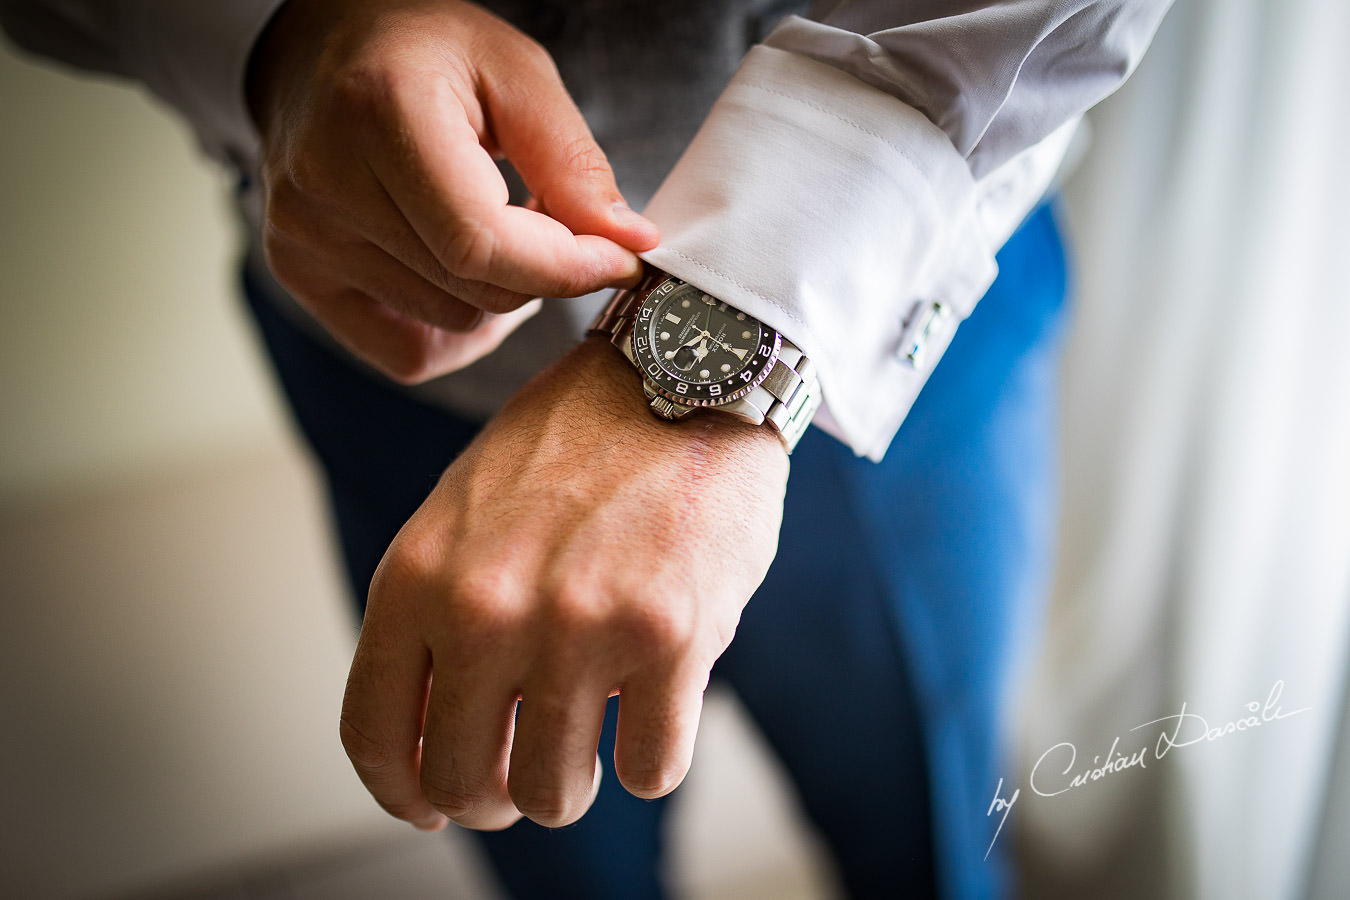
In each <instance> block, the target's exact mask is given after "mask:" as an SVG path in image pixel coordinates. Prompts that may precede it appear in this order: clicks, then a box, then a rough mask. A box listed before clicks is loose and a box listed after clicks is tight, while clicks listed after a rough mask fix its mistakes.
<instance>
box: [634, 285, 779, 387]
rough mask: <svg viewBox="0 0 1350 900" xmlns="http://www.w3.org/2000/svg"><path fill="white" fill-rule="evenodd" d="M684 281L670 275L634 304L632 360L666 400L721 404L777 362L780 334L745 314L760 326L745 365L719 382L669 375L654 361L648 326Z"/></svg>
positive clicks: (756, 381) (754, 382)
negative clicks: (658, 307)
mask: <svg viewBox="0 0 1350 900" xmlns="http://www.w3.org/2000/svg"><path fill="white" fill-rule="evenodd" d="M687 284H688V283H687V282H684V281H681V280H680V279H678V278H675V277H674V276H670V277H667V278H664V279H662V280H661V281H659V282H657V283H656V284H655V285H654V286H653V287H652V289H651V290H650V291H648V292H647V295H646V296H645V297H643V298H642V303H640V304H639V305H638V308H637V312H636V314H635V315H634V317H633V336H632V342H633V344H632V346H633V359H634V361H635V362H636V363H637V367H638V369H639V370H640V371H641V372H642V374H643V376H644V377H645V378H646V379H647V381H648V382H649V383H650V384H651V385H652V386H653V387H654V388H655V389H656V392H657V393H658V394H659V395H661V396H662V397H665V398H666V399H667V400H671V401H673V402H675V403H679V404H683V405H684V406H705V407H712V406H725V405H726V404H728V403H732V402H734V401H736V400H739V399H740V398H742V397H744V396H745V395H747V394H749V393H750V392H751V391H753V390H754V389H755V388H756V387H758V386H759V385H760V384H761V383H762V382H763V381H764V379H765V378H768V377H769V372H770V371H771V370H772V369H773V366H774V363H776V362H778V354H779V352H780V351H781V350H782V347H783V336H782V335H780V334H779V333H778V332H777V331H775V330H774V329H772V328H770V327H769V326H767V325H765V324H764V323H763V322H760V321H759V320H758V319H754V318H753V317H749V316H747V318H749V319H750V320H751V321H753V322H754V323H755V324H756V325H758V326H759V328H760V339H759V344H760V346H759V347H758V348H757V349H756V352H755V355H754V357H753V358H752V360H751V361H750V362H748V363H747V364H746V366H745V368H743V369H741V370H739V371H737V372H733V373H732V374H731V375H728V376H727V377H726V378H723V379H721V380H719V381H709V382H693V381H685V380H684V379H682V378H679V377H678V376H676V375H673V374H672V373H670V372H669V371H667V370H666V368H665V367H664V366H662V365H661V363H660V362H658V361H657V359H656V355H655V353H654V352H653V349H652V341H651V338H650V336H649V329H650V326H651V322H652V316H653V315H654V314H655V312H656V307H657V306H659V305H660V304H661V302H662V301H663V300H665V299H666V298H667V297H668V296H670V295H671V294H673V293H674V292H675V291H677V290H679V289H680V288H682V287H685V286H686V285H687ZM689 287H692V288H694V289H695V290H698V288H697V287H695V286H694V285H689ZM700 293H701V292H700ZM766 350H767V351H768V353H767V354H766V353H765V352H764V351H766ZM747 373H748V374H749V377H748V378H747V377H746V374H747Z"/></svg>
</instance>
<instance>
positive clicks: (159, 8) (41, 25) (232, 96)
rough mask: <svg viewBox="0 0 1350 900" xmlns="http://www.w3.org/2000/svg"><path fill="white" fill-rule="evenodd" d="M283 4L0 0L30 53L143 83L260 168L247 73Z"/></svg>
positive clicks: (207, 139) (260, 0)
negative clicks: (265, 30) (247, 97)
mask: <svg viewBox="0 0 1350 900" xmlns="http://www.w3.org/2000/svg"><path fill="white" fill-rule="evenodd" d="M281 2H282V0H233V2H230V3H213V2H185V0H0V24H3V25H4V28H5V31H6V32H7V33H8V34H9V36H10V37H11V38H12V39H13V40H14V42H15V43H16V44H18V45H20V46H22V47H24V48H25V49H28V50H31V51H33V52H35V53H40V54H43V55H44V56H49V57H52V58H54V59H59V60H62V61H64V62H67V63H69V64H71V65H73V66H77V67H79V68H82V69H90V70H94V71H99V72H107V73H110V74H114V75H121V76H124V77H128V78H134V79H136V80H138V81H141V82H143V83H144V84H145V85H146V86H147V87H149V88H150V90H151V91H153V92H154V93H155V94H156V95H157V96H159V97H160V98H161V99H163V100H165V101H166V102H168V103H169V104H170V105H171V106H173V107H174V108H175V109H177V110H178V111H179V112H180V113H182V114H183V115H184V116H185V117H187V119H188V121H189V122H190V123H191V125H192V127H193V130H194V131H195V132H196V134H197V137H198V140H199V141H200V142H201V144H202V147H203V149H204V150H205V151H206V153H207V154H208V155H210V156H211V157H213V158H215V159H217V160H220V161H222V162H225V163H228V164H231V165H233V166H234V167H236V168H237V169H239V170H240V171H251V170H252V169H253V167H254V165H255V163H256V160H257V155H258V135H257V132H256V130H255V129H254V127H253V122H252V119H251V118H250V117H249V113H248V108H247V104H246V102H245V98H244V77H245V72H246V69H247V66H248V59H249V54H250V52H251V51H252V48H253V45H254V43H255V42H256V41H257V39H258V36H259V35H260V34H261V33H262V30H263V28H264V27H265V26H266V24H267V22H268V20H269V19H270V18H271V17H272V14H273V13H274V12H275V11H276V9H277V7H279V6H280V5H281Z"/></svg>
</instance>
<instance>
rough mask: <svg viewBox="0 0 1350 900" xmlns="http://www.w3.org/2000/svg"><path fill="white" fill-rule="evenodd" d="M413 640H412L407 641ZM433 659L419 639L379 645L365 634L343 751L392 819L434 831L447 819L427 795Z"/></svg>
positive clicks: (345, 706) (349, 696) (350, 687)
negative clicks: (426, 727)
mask: <svg viewBox="0 0 1350 900" xmlns="http://www.w3.org/2000/svg"><path fill="white" fill-rule="evenodd" d="M407 637H411V636H407ZM430 671H431V667H430V658H429V656H428V654H427V652H426V649H425V648H424V647H422V645H421V644H420V642H418V641H416V639H411V640H406V639H405V640H404V641H393V642H388V643H384V644H376V643H375V642H374V641H373V640H367V637H366V634H365V633H363V634H362V640H361V643H360V644H359V645H358V646H357V650H356V656H355V658H354V659H353V660H352V669H351V674H350V675H349V676H348V679H347V693H346V696H345V697H344V698H343V702H342V722H341V727H340V732H341V736H342V746H343V747H344V748H345V749H346V751H347V756H348V757H349V758H350V759H351V761H352V766H353V767H354V768H355V769H356V774H357V775H358V776H359V777H360V779H361V782H362V784H364V785H365V786H366V789H367V790H368V791H370V794H371V796H373V797H374V798H375V800H376V802H378V803H379V804H380V806H382V807H384V809H385V810H386V811H388V812H389V814H390V815H392V816H395V817H397V818H399V819H404V820H405V821H408V822H411V823H412V824H414V825H416V826H417V827H418V828H421V829H423V830H427V831H434V830H437V829H439V828H443V827H444V826H445V823H446V817H445V816H444V815H442V814H441V813H440V812H439V811H437V810H436V808H435V807H433V806H432V805H431V804H430V803H429V802H428V801H427V799H426V798H425V797H424V796H423V795H422V790H421V787H420V785H419V782H418V771H419V769H420V767H421V747H420V739H421V736H422V716H423V711H424V709H425V706H426V698H427V682H428V678H429V675H430Z"/></svg>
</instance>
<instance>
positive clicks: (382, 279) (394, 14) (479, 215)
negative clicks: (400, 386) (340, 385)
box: [249, 0, 658, 383]
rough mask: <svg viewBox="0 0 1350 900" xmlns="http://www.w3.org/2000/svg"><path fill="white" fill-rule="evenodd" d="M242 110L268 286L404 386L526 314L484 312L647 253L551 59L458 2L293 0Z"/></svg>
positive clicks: (615, 276)
mask: <svg viewBox="0 0 1350 900" xmlns="http://www.w3.org/2000/svg"><path fill="white" fill-rule="evenodd" d="M249 98H250V103H251V106H252V108H253V111H254V116H255V119H256V120H257V123H258V127H259V131H260V133H261V135H262V139H263V156H264V159H263V165H262V183H263V189H264V196H265V202H266V216H265V221H264V235H263V237H264V248H265V250H266V253H267V259H268V263H269V265H270V266H271V268H272V270H273V273H274V274H275V275H276V277H277V279H278V280H279V281H280V282H281V283H282V284H283V285H284V286H285V287H286V288H287V289H288V290H290V292H291V293H292V294H293V295H294V296H295V297H296V299H298V300H299V301H300V302H301V303H302V304H303V305H304V306H305V307H306V308H307V309H308V310H309V312H310V313H311V314H312V315H313V316H314V317H315V318H317V319H318V320H319V321H320V322H322V323H323V324H324V326H325V327H327V328H328V330H329V331H331V332H332V333H333V334H334V336H335V337H337V338H338V340H340V341H341V342H343V343H344V344H345V345H347V347H348V348H350V349H351V350H352V351H353V352H355V353H356V354H357V355H358V356H360V357H362V358H364V359H365V360H366V361H367V362H369V363H371V364H372V365H374V366H375V367H376V368H378V369H380V370H381V371H383V372H385V373H386V374H387V375H389V376H390V377H392V378H394V379H396V380H398V381H402V382H407V383H413V382H418V381H424V380H426V379H428V378H431V377H434V376H436V375H440V374H443V373H445V372H447V371H452V370H453V369H456V368H459V367H461V366H463V365H466V364H467V363H468V362H472V361H473V359H476V358H477V357H479V356H481V355H483V354H484V353H486V352H488V351H490V350H492V349H493V348H494V347H496V345H497V343H498V342H499V341H500V340H501V339H502V337H504V336H505V334H506V333H507V332H508V331H509V330H510V329H511V328H512V327H514V326H515V324H517V323H518V321H519V319H520V318H521V317H520V316H515V317H511V318H503V319H498V320H492V319H491V314H498V313H506V312H508V311H510V310H514V309H516V308H518V307H520V306H521V305H522V304H525V303H526V302H528V301H529V300H531V299H532V298H534V297H541V296H542V297H574V296H579V295H581V294H585V293H589V292H590V291H594V290H598V289H600V288H603V287H605V286H618V285H630V284H632V283H634V282H635V281H636V280H637V278H638V277H639V273H640V264H639V262H638V259H637V257H636V256H634V254H633V252H632V251H641V250H647V249H650V248H651V247H653V246H655V245H656V243H657V240H658V235H657V232H656V227H655V226H654V225H652V224H651V223H650V222H648V221H647V220H645V219H643V218H642V217H641V216H639V215H637V214H636V213H634V212H632V211H630V210H628V209H627V208H626V207H625V206H623V205H622V204H623V198H622V197H621V196H620V194H619V191H618V188H617V187H616V186H615V183H614V176H613V174H612V173H611V171H610V168H609V163H608V162H607V161H606V159H605V156H604V153H603V152H602V151H601V150H600V148H599V147H598V146H597V145H596V143H595V141H594V139H593V138H592V136H591V133H590V130H589V129H588V128H587V126H586V123H585V121H584V120H583V119H582V117H581V114H580V112H578V110H577V108H576V105H575V104H574V103H573V102H572V99H571V98H570V97H569V96H568V94H567V91H566V90H565V89H564V87H563V84H562V82H561V80H560V79H559V77H558V73H557V70H556V68H555V67H554V65H553V61H552V60H551V59H550V58H549V56H548V54H547V52H545V51H544V49H543V48H542V47H540V46H539V45H538V44H537V43H535V42H534V41H532V40H530V39H529V38H528V37H526V36H525V35H523V34H521V33H520V32H519V31H516V30H515V29H514V28H512V27H511V26H510V25H508V24H506V23H505V22H503V21H501V20H500V19H498V18H496V17H494V16H492V15H491V14H489V13H487V12H485V11H484V10H482V9H480V8H478V7H477V6H474V5H473V4H471V3H462V2H454V0H287V2H286V3H285V4H284V5H283V6H282V7H281V9H280V11H279V12H278V13H277V15H276V17H275V18H274V20H273V21H272V22H271V23H270V24H269V26H268V28H267V30H266V32H265V33H264V35H263V38H262V39H261V40H260V41H259V46H258V47H257V48H256V49H255V51H254V54H253V58H252V61H251V63H250V68H249ZM498 155H504V156H505V157H506V158H507V159H509V160H510V161H511V162H512V164H513V165H514V166H515V167H516V169H517V171H519V172H520V174H521V177H522V178H523V179H524V181H525V184H526V186H527V187H528V188H529V190H530V192H531V194H532V195H533V196H532V199H531V202H530V204H529V206H528V208H527V207H520V206H511V205H508V203H507V187H506V183H505V181H504V180H503V179H502V177H501V173H500V172H499V171H498V169H497V166H496V164H495V162H494V161H493V157H494V156H498ZM485 314H488V321H487V322H484V316H485Z"/></svg>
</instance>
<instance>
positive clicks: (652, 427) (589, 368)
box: [568, 335, 787, 461]
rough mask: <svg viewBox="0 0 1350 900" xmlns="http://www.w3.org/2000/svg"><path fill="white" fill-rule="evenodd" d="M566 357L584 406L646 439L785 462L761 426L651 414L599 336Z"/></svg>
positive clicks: (616, 353)
mask: <svg viewBox="0 0 1350 900" xmlns="http://www.w3.org/2000/svg"><path fill="white" fill-rule="evenodd" d="M568 359H574V360H575V364H576V365H577V366H578V368H579V370H580V371H581V372H583V373H584V374H585V378H586V381H587V383H588V384H589V385H590V386H591V387H592V388H594V390H593V391H587V396H588V402H591V403H594V404H596V405H597V406H600V407H604V408H608V409H609V410H611V411H612V413H613V414H614V415H615V416H616V417H622V419H623V421H624V422H625V423H626V424H627V425H628V426H629V427H632V428H634V429H635V430H637V431H638V432H640V433H641V434H642V435H644V437H645V439H647V440H651V441H661V442H675V443H683V444H692V443H703V444H706V445H709V446H712V447H715V448H717V449H718V450H719V451H725V452H727V453H744V454H753V455H755V456H760V455H763V456H772V457H773V458H775V459H781V460H784V461H786V458H787V455H786V454H785V453H784V452H783V446H782V443H781V442H780V441H779V440H778V437H777V436H776V435H775V434H774V433H773V432H772V431H771V430H770V429H768V428H765V427H763V426H762V425H755V424H753V423H750V422H746V421H743V420H741V419H737V418H735V417H733V416H724V415H703V416H690V417H688V418H685V419H680V420H678V421H670V420H667V419H662V418H659V417H657V416H656V415H654V414H653V413H652V410H651V407H650V405H649V404H648V402H647V399H646V397H645V396H644V395H643V391H642V376H641V374H640V373H639V372H638V371H637V370H636V369H635V368H633V365H632V363H630V362H629V361H628V360H627V359H626V358H625V357H624V355H623V353H622V352H621V351H620V350H619V349H618V348H616V347H615V346H614V345H613V344H611V343H610V342H609V341H608V340H606V339H605V338H604V337H602V336H599V335H591V336H590V337H587V338H586V339H585V340H584V341H583V342H582V343H581V344H580V345H579V346H578V347H577V348H576V349H575V350H573V351H572V353H571V354H569V357H568Z"/></svg>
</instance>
